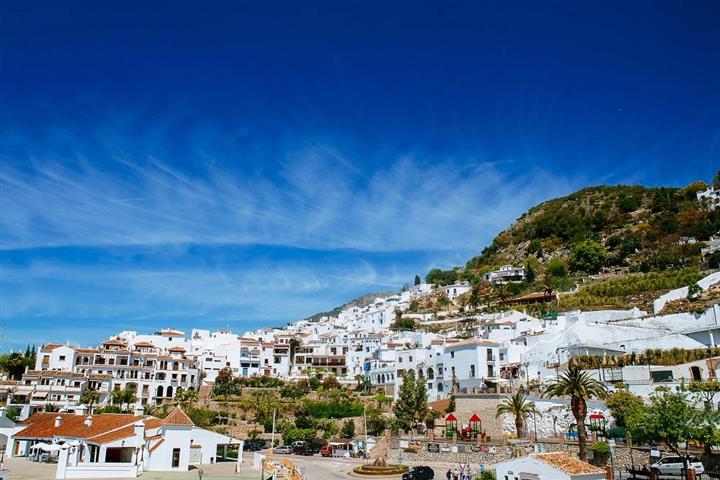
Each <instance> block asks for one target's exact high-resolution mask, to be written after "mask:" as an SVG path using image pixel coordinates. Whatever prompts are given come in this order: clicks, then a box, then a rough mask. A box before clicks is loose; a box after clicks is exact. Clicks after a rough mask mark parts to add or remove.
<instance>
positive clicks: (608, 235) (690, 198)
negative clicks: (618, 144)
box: [466, 182, 720, 273]
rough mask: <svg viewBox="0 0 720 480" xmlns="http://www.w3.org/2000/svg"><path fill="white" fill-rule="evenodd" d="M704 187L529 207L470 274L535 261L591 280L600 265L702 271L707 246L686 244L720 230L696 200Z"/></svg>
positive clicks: (629, 191)
mask: <svg viewBox="0 0 720 480" xmlns="http://www.w3.org/2000/svg"><path fill="white" fill-rule="evenodd" d="M706 188H707V185H706V184H705V183H703V182H696V183H693V184H690V185H688V186H687V187H686V188H645V187H641V186H615V187H608V186H601V187H591V188H585V189H583V190H580V191H578V192H575V193H573V194H571V195H568V196H566V197H562V198H556V199H553V200H550V201H547V202H544V203H542V204H540V205H538V206H536V207H533V208H531V209H530V210H529V211H528V212H527V213H525V214H524V215H522V216H521V217H520V218H519V219H518V221H517V222H516V223H515V224H513V225H512V226H511V227H510V228H508V229H507V230H505V231H503V232H501V233H500V234H499V235H498V236H497V237H496V238H495V239H494V240H493V242H492V243H491V244H490V246H488V247H487V248H485V249H484V250H483V251H482V253H481V255H479V256H477V257H474V258H472V259H470V261H468V262H467V266H466V267H467V268H468V269H471V270H472V269H483V268H484V267H494V266H498V265H501V264H504V263H514V264H519V263H521V262H524V260H525V259H526V258H528V257H529V256H535V257H536V258H538V259H539V260H541V261H543V260H546V259H549V258H552V257H555V256H560V257H563V258H566V259H568V260H569V261H570V266H571V269H573V270H575V271H583V269H585V270H588V269H589V270H590V271H589V272H588V271H585V273H595V272H594V271H593V270H598V268H596V267H597V266H598V263H600V265H599V266H600V267H628V268H629V269H630V270H634V271H651V270H663V269H665V268H668V267H672V266H687V265H698V264H699V263H700V248H701V246H702V245H700V244H697V243H696V244H690V245H683V244H682V243H683V242H681V241H680V240H681V238H682V237H694V238H695V239H696V240H699V241H705V240H708V239H709V238H710V236H711V235H714V234H715V233H717V232H718V231H720V212H718V211H711V210H709V209H706V208H704V207H703V205H701V204H700V203H699V202H698V201H697V197H696V194H697V192H698V191H701V190H704V189H706ZM579 249H580V250H584V251H585V252H584V253H585V255H582V254H581V253H583V252H578V250H579ZM573 260H574V261H573Z"/></svg>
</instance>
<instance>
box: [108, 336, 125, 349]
mask: <svg viewBox="0 0 720 480" xmlns="http://www.w3.org/2000/svg"><path fill="white" fill-rule="evenodd" d="M102 345H109V346H111V347H124V346H125V344H124V343H123V342H121V341H120V340H118V339H117V338H111V339H110V340H105V341H104V342H102Z"/></svg>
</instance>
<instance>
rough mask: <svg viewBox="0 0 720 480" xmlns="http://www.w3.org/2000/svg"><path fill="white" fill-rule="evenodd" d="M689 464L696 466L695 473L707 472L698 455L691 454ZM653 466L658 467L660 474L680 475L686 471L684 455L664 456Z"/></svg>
mask: <svg viewBox="0 0 720 480" xmlns="http://www.w3.org/2000/svg"><path fill="white" fill-rule="evenodd" d="M687 461H688V466H692V467H693V468H695V473H697V474H703V473H705V467H704V466H703V464H702V462H701V461H700V459H699V458H698V457H695V456H690V457H688V459H687ZM651 467H652V468H655V469H657V471H658V473H660V475H674V476H680V475H682V474H683V473H684V471H685V465H684V464H683V459H682V457H663V458H661V459H660V460H658V461H657V462H655V463H653V464H652V465H651Z"/></svg>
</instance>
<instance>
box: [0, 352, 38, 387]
mask: <svg viewBox="0 0 720 480" xmlns="http://www.w3.org/2000/svg"><path fill="white" fill-rule="evenodd" d="M31 358H32V357H24V356H23V355H22V353H20V352H13V353H7V354H5V355H0V369H1V370H3V371H5V372H7V374H8V375H9V376H10V379H11V380H20V378H21V377H22V375H23V373H25V368H26V367H32V366H33V365H34V364H35V361H34V360H33V361H32V363H31Z"/></svg>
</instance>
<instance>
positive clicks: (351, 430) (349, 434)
mask: <svg viewBox="0 0 720 480" xmlns="http://www.w3.org/2000/svg"><path fill="white" fill-rule="evenodd" d="M340 434H341V435H342V437H343V438H353V437H354V436H355V422H353V421H352V419H347V420H345V423H343V426H342V430H340Z"/></svg>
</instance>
